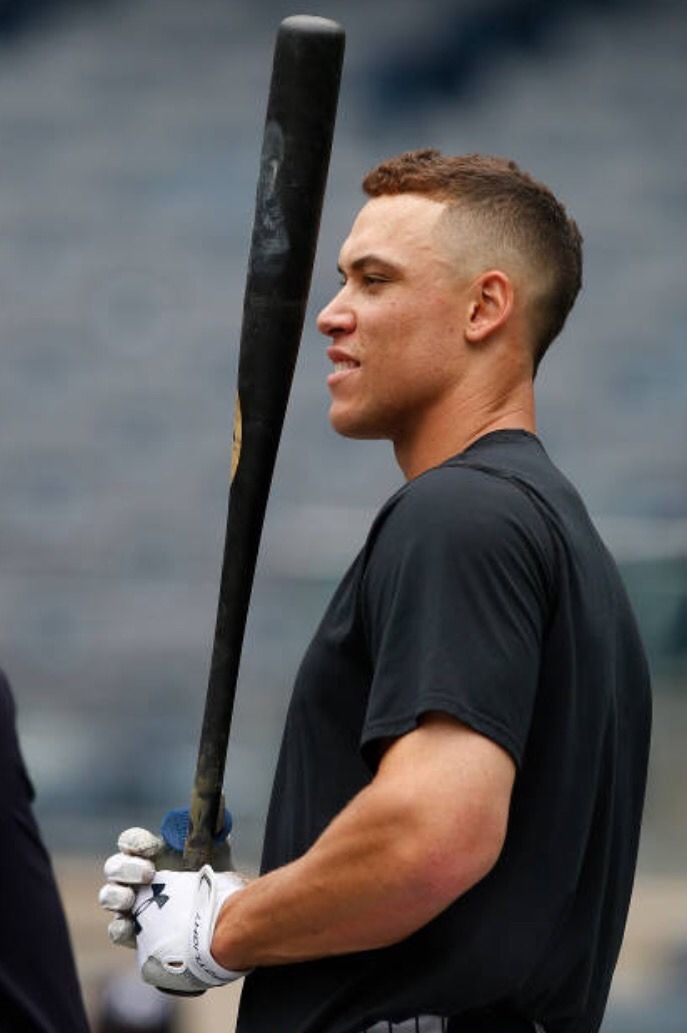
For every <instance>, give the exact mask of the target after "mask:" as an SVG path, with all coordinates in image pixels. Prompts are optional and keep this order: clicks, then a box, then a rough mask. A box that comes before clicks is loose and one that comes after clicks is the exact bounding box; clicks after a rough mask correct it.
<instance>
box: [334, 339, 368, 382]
mask: <svg viewBox="0 0 687 1033" xmlns="http://www.w3.org/2000/svg"><path fill="white" fill-rule="evenodd" d="M327 355H328V356H329V358H330V359H331V361H332V362H333V363H334V372H333V373H330V374H329V376H328V377H327V384H328V385H329V387H332V386H334V385H335V384H339V383H340V382H341V381H342V380H345V379H346V377H348V376H350V375H351V373H354V372H355V371H356V370H357V369H359V368H360V363H359V362H358V360H357V359H354V358H353V356H352V355H351V354H350V353H349V352H347V351H345V350H344V349H343V348H340V347H338V346H337V345H332V346H331V348H327Z"/></svg>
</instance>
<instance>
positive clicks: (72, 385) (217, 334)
mask: <svg viewBox="0 0 687 1033" xmlns="http://www.w3.org/2000/svg"><path fill="white" fill-rule="evenodd" d="M298 10H299V9H298V6H297V5H294V4H293V3H291V2H290V3H289V4H286V3H284V2H281V0H261V2H260V3H255V2H254V3H249V2H246V0H194V2H193V3H189V2H187V0H90V2H89V0H81V2H77V0H71V2H69V0H62V2H61V3H58V2H50V0H33V2H28V0H27V2H23V3H20V2H19V0H14V2H12V0H0V484H1V485H2V507H1V508H0V544H1V553H0V555H1V566H0V662H1V663H2V666H3V667H4V668H5V669H6V671H7V673H8V675H9V677H10V679H11V681H12V683H13V686H14V690H15V693H16V697H17V702H18V707H19V724H20V734H21V737H22V741H23V745H24V750H25V753H26V756H27V760H28V764H29V767H30V770H31V773H32V776H33V779H34V782H35V784H36V787H37V790H38V799H37V811H38V815H39V819H40V821H41V824H42V828H43V831H44V835H45V838H46V840H47V842H48V845H49V847H50V849H51V851H52V853H53V856H54V857H55V859H56V865H57V869H58V873H59V876H60V879H61V882H62V885H63V889H64V893H65V899H66V905H67V909H68V913H69V918H70V922H71V926H72V931H73V936H74V941H75V946H76V951H77V956H78V962H79V968H80V974H81V978H82V981H83V985H84V989H85V992H86V995H87V1000H88V1003H89V1008H90V1009H91V1013H92V1014H93V1015H95V1012H96V1010H97V1001H98V994H99V988H100V987H101V985H102V983H103V981H104V980H105V979H106V978H107V976H108V973H109V972H111V971H113V970H114V968H115V967H116V966H117V965H119V966H121V965H122V964H124V962H122V961H121V960H120V959H115V958H113V957H111V954H112V952H111V951H110V950H109V949H108V948H107V947H106V945H105V943H104V924H105V923H104V921H103V920H102V918H101V916H100V914H99V913H98V911H97V908H96V907H95V905H94V903H93V895H94V892H95V888H96V887H97V885H98V882H99V877H98V868H99V864H100V862H101V860H102V859H103V858H104V857H105V856H106V855H107V854H108V853H109V852H111V847H112V843H113V840H114V838H115V835H116V833H117V832H118V831H119V829H120V828H121V827H123V826H124V825H128V824H133V823H136V824H146V823H148V824H152V825H156V824H157V823H158V822H159V818H160V816H161V815H162V813H163V812H164V811H165V810H167V809H168V808H169V807H171V806H177V805H180V804H183V803H184V802H185V801H186V799H187V796H188V793H189V787H190V782H191V777H192V773H193V768H194V763H195V750H196V741H197V735H198V730H199V726H200V718H201V708H202V699H203V695H204V691H205V682H206V675H207V664H208V657H209V646H210V641H211V635H212V631H213V627H214V608H215V603H216V593H217V584H218V564H219V558H220V554H221V544H222V539H223V529H224V520H225V507H226V494H227V477H228V465H229V441H230V435H231V420H232V411H233V393H234V383H235V367H236V357H237V342H238V329H239V325H240V313H241V301H242V292H243V282H244V275H245V260H246V254H247V247H248V241H249V235H250V230H251V219H252V208H253V199H254V190H255V179H256V171H257V161H258V148H259V141H260V134H261V129H262V120H263V117H264V106H265V102H266V95H267V84H268V79H269V64H270V58H271V48H272V41H273V36H274V32H275V29H276V26H277V23H278V21H279V20H280V19H281V18H282V17H284V16H286V15H287V14H292V13H297V12H298ZM310 13H318V14H322V15H325V16H329V17H334V18H337V19H338V20H340V21H342V22H343V23H344V25H345V27H346V29H347V32H348V53H347V59H346V65H345V73H344V84H343V95H342V102H341V108H340V121H339V125H338V130H337V135H336V140H335V149H334V155H333V162H332V171H331V178H330V186H329V191H328V199H327V202H326V208H325V216H324V223H323V228H322V236H321V242H320V249H319V257H318V263H317V268H316V275H315V281H314V286H313V292H312V304H311V308H310V315H309V319H308V327H307V330H306V333H305V336H304V340H303V345H302V351H301V357H300V359H299V365H298V369H297V373H296V380H295V385H294V391H293V397H292V403H291V407H290V412H289V414H288V416H287V421H286V427H285V436H284V439H283V443H282V448H281V453H280V458H279V462H278V469H277V474H276V478H275V484H274V491H273V499H272V503H271V508H270V512H269V515H268V520H267V524H266V529H265V538H264V549H263V554H262V561H261V564H260V570H259V575H258V579H257V582H256V588H255V593H254V609H253V612H252V615H251V618H250V622H249V627H248V632H247V642H246V651H245V657H244V663H243V671H242V679H241V687H240V701H239V707H238V712H237V714H236V718H235V724H234V732H233V744H232V747H231V749H230V764H229V772H228V779H227V784H228V786H229V793H230V799H229V805H230V806H231V809H232V810H233V812H234V815H235V853H236V856H237V860H238V862H239V864H240V865H242V866H243V867H245V868H248V869H251V868H254V867H255V866H256V864H257V860H258V857H259V850H260V837H261V829H262V823H263V819H264V814H265V809H266V805H267V796H268V791H269V784H270V780H271V775H272V770H273V765H274V762H275V759H276V750H277V745H278V740H279V735H280V729H281V723H282V719H283V715H284V711H285V707H286V702H287V699H288V694H289V689H290V685H291V681H292V678H293V675H294V672H295V668H296V666H297V663H298V660H299V657H300V654H301V652H302V650H303V648H304V646H305V644H306V643H307V640H308V638H309V635H310V634H311V632H312V630H313V628H314V626H315V623H316V621H317V619H318V616H319V614H320V611H321V608H322V605H323V603H324V602H325V600H326V599H327V598H328V596H329V594H330V592H331V591H332V588H333V586H334V584H335V581H336V579H337V576H338V574H339V573H340V572H341V571H342V570H343V569H344V567H345V566H346V565H347V563H348V562H349V560H350V558H351V557H352V555H353V554H354V552H355V551H356V550H357V547H358V545H359V543H360V542H361V540H362V537H363V535H364V533H365V529H366V526H367V524H368V522H369V520H370V518H371V517H372V515H373V514H374V512H375V510H376V508H377V507H378V506H379V505H380V504H381V502H382V501H383V500H384V498H385V497H386V496H387V495H388V494H389V493H390V492H391V491H393V490H394V489H395V487H396V486H397V484H398V483H399V473H398V471H397V469H396V468H395V466H394V463H393V460H392V456H391V453H390V450H389V448H388V447H386V446H385V445H383V444H379V443H368V444H364V445H361V444H352V443H350V442H346V441H343V440H339V439H337V438H336V436H335V435H334V434H333V432H332V431H331V430H330V429H329V427H328V424H327V420H326V411H327V394H326V388H325V384H324V378H325V376H326V372H327V361H326V358H325V356H324V349H323V342H322V341H320V340H318V337H317V334H316V332H315V329H314V325H313V317H314V314H315V312H316V311H317V309H318V307H319V306H320V305H321V304H322V303H323V302H324V301H325V300H326V299H327V298H328V297H329V295H330V294H331V293H332V292H333V291H334V290H335V287H336V282H337V276H336V271H335V258H336V254H337V249H338V246H339V243H340V241H341V239H342V238H343V236H344V235H345V232H346V230H347V228H348V225H349V223H350V220H351V218H352V216H353V214H354V212H355V211H356V209H357V207H358V205H359V202H360V193H359V182H360V178H361V175H362V173H363V172H364V171H365V170H366V169H367V168H369V167H370V166H371V165H373V164H374V163H375V162H376V161H377V160H379V159H381V158H382V157H384V156H387V155H389V154H392V153H395V152H398V151H400V150H404V149H408V148H410V147H415V146H426V145H432V146H438V147H440V148H442V149H444V150H446V151H447V152H450V153H459V152H469V151H485V152H490V153H496V154H505V155H508V156H510V157H513V158H515V159H516V160H517V161H518V162H519V163H520V164H521V165H523V166H524V167H525V168H526V169H528V170H530V171H532V172H533V173H534V174H535V175H537V176H538V177H539V178H541V179H543V180H544V181H545V182H547V183H549V184H550V185H551V186H552V187H553V189H554V190H555V191H556V192H557V193H558V194H559V196H560V197H561V198H562V199H563V200H564V201H566V203H567V204H568V206H569V209H570V210H571V212H572V213H573V214H574V216H575V217H576V218H577V220H578V222H579V223H580V226H581V228H582V231H583V233H584V236H585V240H586V277H585V290H584V293H583V295H582V297H581V299H580V301H579V302H578V306H577V309H576V311H575V312H574V313H573V316H572V317H571V319H570V321H569V324H568V327H567V328H566V330H565V332H564V334H563V337H562V338H561V340H560V341H559V342H558V343H557V344H556V345H555V347H554V348H553V349H552V352H551V354H550V356H549V357H548V358H547V360H546V361H545V363H544V365H543V367H542V371H541V373H540V377H539V421H540V431H541V435H542V437H543V439H544V442H545V444H546V445H547V447H548V450H549V452H550V453H551V454H552V456H553V458H554V459H555V460H556V461H557V462H558V463H559V465H560V466H561V467H562V468H563V469H564V470H565V471H566V472H567V473H568V474H569V475H570V476H571V477H572V479H573V480H574V481H575V482H576V484H577V485H578V486H579V488H580V489H581V491H582V493H583V495H584V496H585V498H586V499H587V501H588V504H589V506H590V508H591V510H592V512H593V513H594V514H595V516H596V517H597V518H598V521H599V523H600V525H601V527H602V529H603V531H604V533H605V536H606V538H607V541H608V543H609V544H610V546H611V548H612V549H613V551H614V552H615V554H616V556H617V558H618V559H619V561H620V563H621V566H622V570H623V572H624V575H625V578H626V582H627V585H628V588H629V590H630V593H631V595H632V597H633V599H634V602H635V605H636V608H637V612H638V615H639V618H640V622H641V624H642V628H643V631H644V636H645V641H646V643H647V646H648V649H649V653H650V656H651V661H652V667H653V672H654V676H655V687H656V693H655V735H654V746H653V757H652V768H651V781H650V787H649V794H648V801H647V815H646V822H645V826H644V834H643V843H642V851H641V860H640V870H639V877H638V881H637V887H636V892H635V898H634V902H633V909H632V914H631V919H630V924H629V929H628V934H627V938H626V944H625V948H624V951H623V956H622V961H621V965H620V967H619V969H618V973H617V976H616V980H615V984H614V989H613V994H612V1000H611V1006H610V1009H609V1013H608V1016H607V1019H606V1022H605V1024H604V1033H678V1031H679V1033H684V1030H685V1028H686V1026H685V1022H686V1020H685V1014H687V980H686V979H685V974H686V971H685V970H686V969H687V909H686V908H685V896H686V894H687V807H686V806H685V798H686V797H687V759H686V756H687V752H686V751H685V746H684V744H685V741H686V739H687V473H686V471H685V440H686V438H687V434H686V431H687V427H686V417H685V413H686V411H687V410H686V407H685V391H686V389H687V349H686V347H685V344H686V336H687V292H685V289H684V279H685V264H686V260H687V243H686V241H685V232H684V226H685V223H684V213H685V202H686V201H687V180H686V179H685V172H684V170H685V166H686V159H687V134H686V128H685V126H686V122H685V117H684V113H685V110H686V109H687V72H686V69H685V54H686V53H687V8H686V7H685V5H684V4H683V3H682V2H681V0H651V2H650V0H645V2H621V0H615V2H613V0H605V2H601V0H597V2H592V0H587V2H574V0H567V2H564V0H558V2H557V3H546V2H544V0H424V2H421V0H374V2H371V3H367V2H364V0H348V2H346V3H343V2H335V0H319V2H318V4H317V5H316V6H315V7H314V8H313V7H311V8H310ZM209 996H212V995H209ZM234 996H235V995H233V994H232V993H231V992H230V993H229V994H225V996H224V997H222V996H221V995H218V996H217V999H216V1000H214V999H213V1000H214V1010H213V1008H212V1005H211V1004H210V1003H209V1001H208V999H207V998H206V999H204V1000H203V1001H201V1002H194V1003H193V1004H192V1005H190V1006H187V1007H186V1008H185V1010H184V1012H183V1014H182V1015H181V1017H180V1024H179V1027H178V1028H179V1029H180V1030H181V1029H183V1030H188V1031H191V1030H194V1031H195V1030H202V1031H203V1033H214V1030H215V1029H216V1030H217V1031H219V1030H224V1031H225V1033H229V1030H230V1029H233V1025H232V1024H231V1023H232V1020H231V1019H230V1018H228V1015H229V1014H230V1013H231V1012H232V1008H233V1003H232V1002H233V998H234ZM193 1009H195V1010H193ZM275 1033H277V1031H275Z"/></svg>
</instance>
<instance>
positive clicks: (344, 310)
mask: <svg viewBox="0 0 687 1033" xmlns="http://www.w3.org/2000/svg"><path fill="white" fill-rule="evenodd" d="M354 327H355V316H354V314H353V312H352V310H351V308H350V307H349V306H348V305H346V304H345V303H344V301H343V299H342V297H341V293H340V292H339V294H336V295H335V296H334V297H333V298H332V300H331V301H330V302H329V304H328V305H325V307H324V308H323V309H322V311H321V312H320V314H319V316H318V317H317V329H318V330H319V331H320V333H321V334H324V335H325V337H336V336H337V334H349V333H350V332H351V331H352V330H353V329H354Z"/></svg>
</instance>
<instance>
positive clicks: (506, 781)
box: [374, 712, 516, 883]
mask: <svg viewBox="0 0 687 1033" xmlns="http://www.w3.org/2000/svg"><path fill="white" fill-rule="evenodd" d="M515 772H516V767H515V762H514V760H513V758H512V757H511V756H510V754H509V753H508V752H507V751H506V750H505V749H503V747H501V746H500V745H498V744H497V743H496V742H494V741H492V740H491V739H489V738H487V737H486V736H484V735H481V734H480V733H479V732H476V731H474V730H473V729H472V728H470V727H469V726H467V725H465V724H463V723H462V722H460V721H457V720H456V719H455V718H452V717H450V716H449V715H447V714H443V713H435V712H431V713H427V714H425V715H423V717H422V719H421V721H420V723H419V725H418V727H417V728H415V729H414V730H413V731H411V732H408V733H407V734H406V735H403V736H400V737H399V738H397V739H394V740H393V741H390V742H387V743H385V744H384V747H383V754H382V757H381V760H380V763H379V767H378V770H377V774H376V776H375V779H374V784H375V786H376V787H377V789H378V790H379V791H380V792H382V793H388V794H390V795H394V796H400V797H401V798H402V799H403V800H404V801H405V802H406V807H407V814H408V824H409V826H410V830H413V832H414V834H415V835H416V836H417V839H418V842H417V846H418V849H419V850H420V851H426V852H427V853H429V854H430V855H431V856H432V857H434V858H435V859H436V863H437V866H438V876H439V877H441V878H444V877H445V878H447V879H448V880H449V881H450V880H451V879H452V877H453V876H454V875H455V877H456V879H458V880H459V881H460V880H461V879H464V878H465V874H466V871H467V870H470V871H471V872H472V877H471V879H470V881H471V882H473V883H474V882H477V881H478V880H479V879H480V878H483V877H484V875H486V874H487V872H488V871H489V870H490V869H491V867H493V865H494V864H495V862H496V860H497V859H498V856H499V854H500V852H501V848H502V846H503V841H504V839H505V835H506V828H507V824H508V812H509V807H510V799H511V793H512V789H513V783H514V779H515ZM456 862H457V863H456ZM466 866H467V867H466Z"/></svg>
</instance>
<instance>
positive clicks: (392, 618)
mask: <svg viewBox="0 0 687 1033" xmlns="http://www.w3.org/2000/svg"><path fill="white" fill-rule="evenodd" d="M551 548H552V546H551V541H550V537H549V532H548V530H547V527H546V525H545V523H544V521H543V518H542V517H541V515H540V514H539V513H538V511H537V510H536V509H535V506H534V504H533V502H532V501H531V499H529V498H528V497H527V495H526V494H525V493H524V491H523V490H522V489H521V488H519V487H518V486H516V485H514V484H513V483H511V482H510V481H508V480H505V479H503V478H501V477H498V476H495V475H492V474H490V473H486V472H483V471H478V470H474V469H470V468H466V467H441V468H438V469H437V470H433V471H429V472H428V473H426V474H424V475H423V476H422V477H420V478H418V480H417V481H414V482H411V483H410V484H409V485H408V486H407V488H406V489H405V490H404V491H402V492H401V493H400V494H399V496H397V498H396V499H395V501H394V503H393V505H392V506H391V507H390V508H389V510H388V512H387V513H386V514H384V515H383V517H382V518H381V519H380V521H379V524H378V526H377V527H376V530H375V532H374V537H373V539H372V541H371V545H370V548H369V553H368V559H367V566H366V570H365V575H364V578H363V582H362V613H363V621H364V625H365V629H366V635H367V640H368V647H369V651H370V657H371V661H372V670H373V675H372V684H371V690H370V698H369V704H368V707H367V712H366V716H365V721H364V725H363V730H362V735H361V744H360V745H361V749H362V751H363V755H364V756H365V758H366V760H367V761H368V763H371V764H373V765H374V758H375V757H376V749H375V745H376V744H377V742H378V740H380V739H386V738H389V737H396V736H399V735H403V734H405V733H406V732H408V731H411V730H412V729H413V728H415V727H416V726H417V724H418V721H419V718H420V717H421V715H422V714H423V713H427V712H428V711H439V712H443V713H446V714H449V715H451V716H453V717H455V718H457V719H458V720H460V721H462V722H463V723H465V724H467V725H469V726H470V727H472V728H474V729H475V731H478V732H480V733H481V734H483V735H485V736H487V737H489V738H490V739H492V740H493V741H495V742H497V743H499V744H500V745H501V746H503V747H504V748H505V749H506V750H508V752H509V753H510V754H511V755H512V757H513V759H514V760H515V762H516V764H518V765H519V764H520V763H521V760H522V755H523V750H524V746H525V742H526V739H527V734H528V729H529V725H530V720H531V714H532V708H533V704H534V699H535V696H536V692H537V683H538V678H539V664H540V654H541V646H542V638H543V631H544V627H545V624H546V620H547V612H548V608H549V606H550V598H551V591H552V589H551V583H552V569H553V567H552V557H551Z"/></svg>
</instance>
